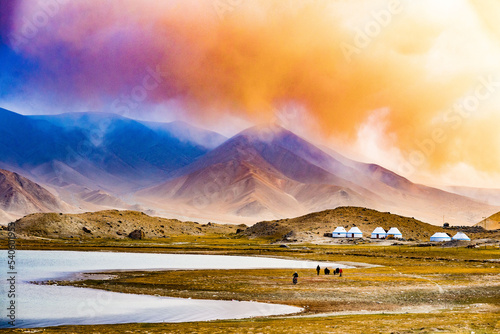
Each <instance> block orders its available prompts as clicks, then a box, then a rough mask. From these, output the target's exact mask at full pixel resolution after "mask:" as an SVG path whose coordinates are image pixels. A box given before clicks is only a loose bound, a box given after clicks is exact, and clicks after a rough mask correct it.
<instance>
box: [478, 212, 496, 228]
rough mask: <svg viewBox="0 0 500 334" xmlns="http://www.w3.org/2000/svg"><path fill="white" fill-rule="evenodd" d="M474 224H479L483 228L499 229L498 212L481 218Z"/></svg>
mask: <svg viewBox="0 0 500 334" xmlns="http://www.w3.org/2000/svg"><path fill="white" fill-rule="evenodd" d="M474 226H481V227H482V228H484V229H485V230H500V212H497V213H495V214H493V215H491V216H489V217H488V218H485V219H483V220H481V221H480V222H479V223H477V224H476V225H474Z"/></svg>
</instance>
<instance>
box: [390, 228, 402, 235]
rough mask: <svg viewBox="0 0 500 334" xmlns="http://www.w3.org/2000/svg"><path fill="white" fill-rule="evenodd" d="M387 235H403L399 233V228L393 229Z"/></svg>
mask: <svg viewBox="0 0 500 334" xmlns="http://www.w3.org/2000/svg"><path fill="white" fill-rule="evenodd" d="M387 234H401V232H399V230H398V228H397V227H391V229H390V230H389V231H387Z"/></svg>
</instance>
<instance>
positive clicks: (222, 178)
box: [0, 108, 500, 225]
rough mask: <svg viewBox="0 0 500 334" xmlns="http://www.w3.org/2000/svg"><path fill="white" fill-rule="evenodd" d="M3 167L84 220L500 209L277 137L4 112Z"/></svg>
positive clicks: (465, 215)
mask: <svg viewBox="0 0 500 334" xmlns="http://www.w3.org/2000/svg"><path fill="white" fill-rule="evenodd" d="M0 168H4V169H7V170H11V171H13V172H16V173H19V174H21V175H23V176H25V177H28V178H29V179H31V180H33V182H36V183H38V184H41V185H43V186H44V187H46V188H47V189H50V190H51V192H52V193H53V194H57V195H58V196H59V198H60V199H61V200H64V201H65V202H67V203H70V204H71V205H72V206H73V207H74V208H75V209H77V210H85V211H87V210H91V211H94V210H102V209H109V208H119V209H133V210H140V211H145V212H153V210H154V211H156V212H157V214H160V215H164V216H169V217H177V218H180V219H197V220H199V221H213V220H217V221H226V222H245V223H255V221H258V220H262V219H276V218H283V217H295V216H300V215H303V214H306V213H308V212H313V211H321V210H325V209H332V208H336V207H339V206H348V205H350V206H362V207H368V208H371V209H376V210H381V211H389V210H390V211H392V212H395V213H398V214H401V215H404V216H409V217H415V218H417V219H420V220H424V221H427V222H431V223H433V224H436V225H441V224H442V223H443V216H444V218H445V220H446V221H447V222H449V223H450V224H452V225H472V224H474V223H476V222H477V221H479V220H480V219H481V218H482V217H485V216H488V215H491V214H493V213H495V212H498V211H499V209H500V208H499V207H496V206H493V205H488V204H486V203H482V202H481V201H475V200H472V199H470V198H467V197H465V196H461V195H458V194H453V193H450V192H446V191H442V190H439V189H435V188H431V187H427V186H424V185H419V184H415V183H412V182H411V181H410V180H408V179H406V178H404V177H401V176H400V175H397V174H396V173H394V172H392V171H390V170H388V169H385V168H383V167H381V166H379V165H376V164H365V163H360V162H357V161H353V160H350V159H347V158H345V157H343V156H341V155H340V154H338V153H336V152H328V153H327V152H326V151H325V150H324V149H320V148H319V147H318V146H316V145H314V144H312V143H310V142H308V141H307V140H305V139H303V138H301V137H299V136H297V135H295V134H294V133H292V132H290V131H288V130H286V129H284V128H281V127H279V126H260V127H253V128H250V129H247V130H245V131H242V132H241V133H239V134H237V135H236V136H234V137H232V138H230V139H227V140H226V139H225V138H224V137H223V136H221V135H219V134H217V133H214V132H210V131H207V130H203V129H199V128H196V127H193V126H191V125H188V124H186V123H183V122H172V123H154V122H140V121H136V120H132V119H129V118H125V117H122V116H119V115H114V114H108V113H92V112H89V113H66V114H60V115H51V116H23V115H19V114H16V113H13V112H11V111H8V110H5V109H1V108H0ZM4 211H5V210H4ZM6 214H10V212H9V211H6ZM3 215H4V214H3Z"/></svg>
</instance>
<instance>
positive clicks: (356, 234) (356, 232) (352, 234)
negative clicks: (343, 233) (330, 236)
mask: <svg viewBox="0 0 500 334" xmlns="http://www.w3.org/2000/svg"><path fill="white" fill-rule="evenodd" d="M347 237H348V238H362V237H363V232H361V230H360V229H359V228H357V227H356V226H354V227H351V229H350V230H349V231H347Z"/></svg>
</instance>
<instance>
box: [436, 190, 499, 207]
mask: <svg viewBox="0 0 500 334" xmlns="http://www.w3.org/2000/svg"><path fill="white" fill-rule="evenodd" d="M444 189H445V190H448V191H450V192H452V193H455V194H458V195H462V196H467V197H470V198H474V199H475V200H477V201H480V202H483V203H486V204H490V205H500V189H489V188H474V187H460V186H450V187H446V188H444Z"/></svg>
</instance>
